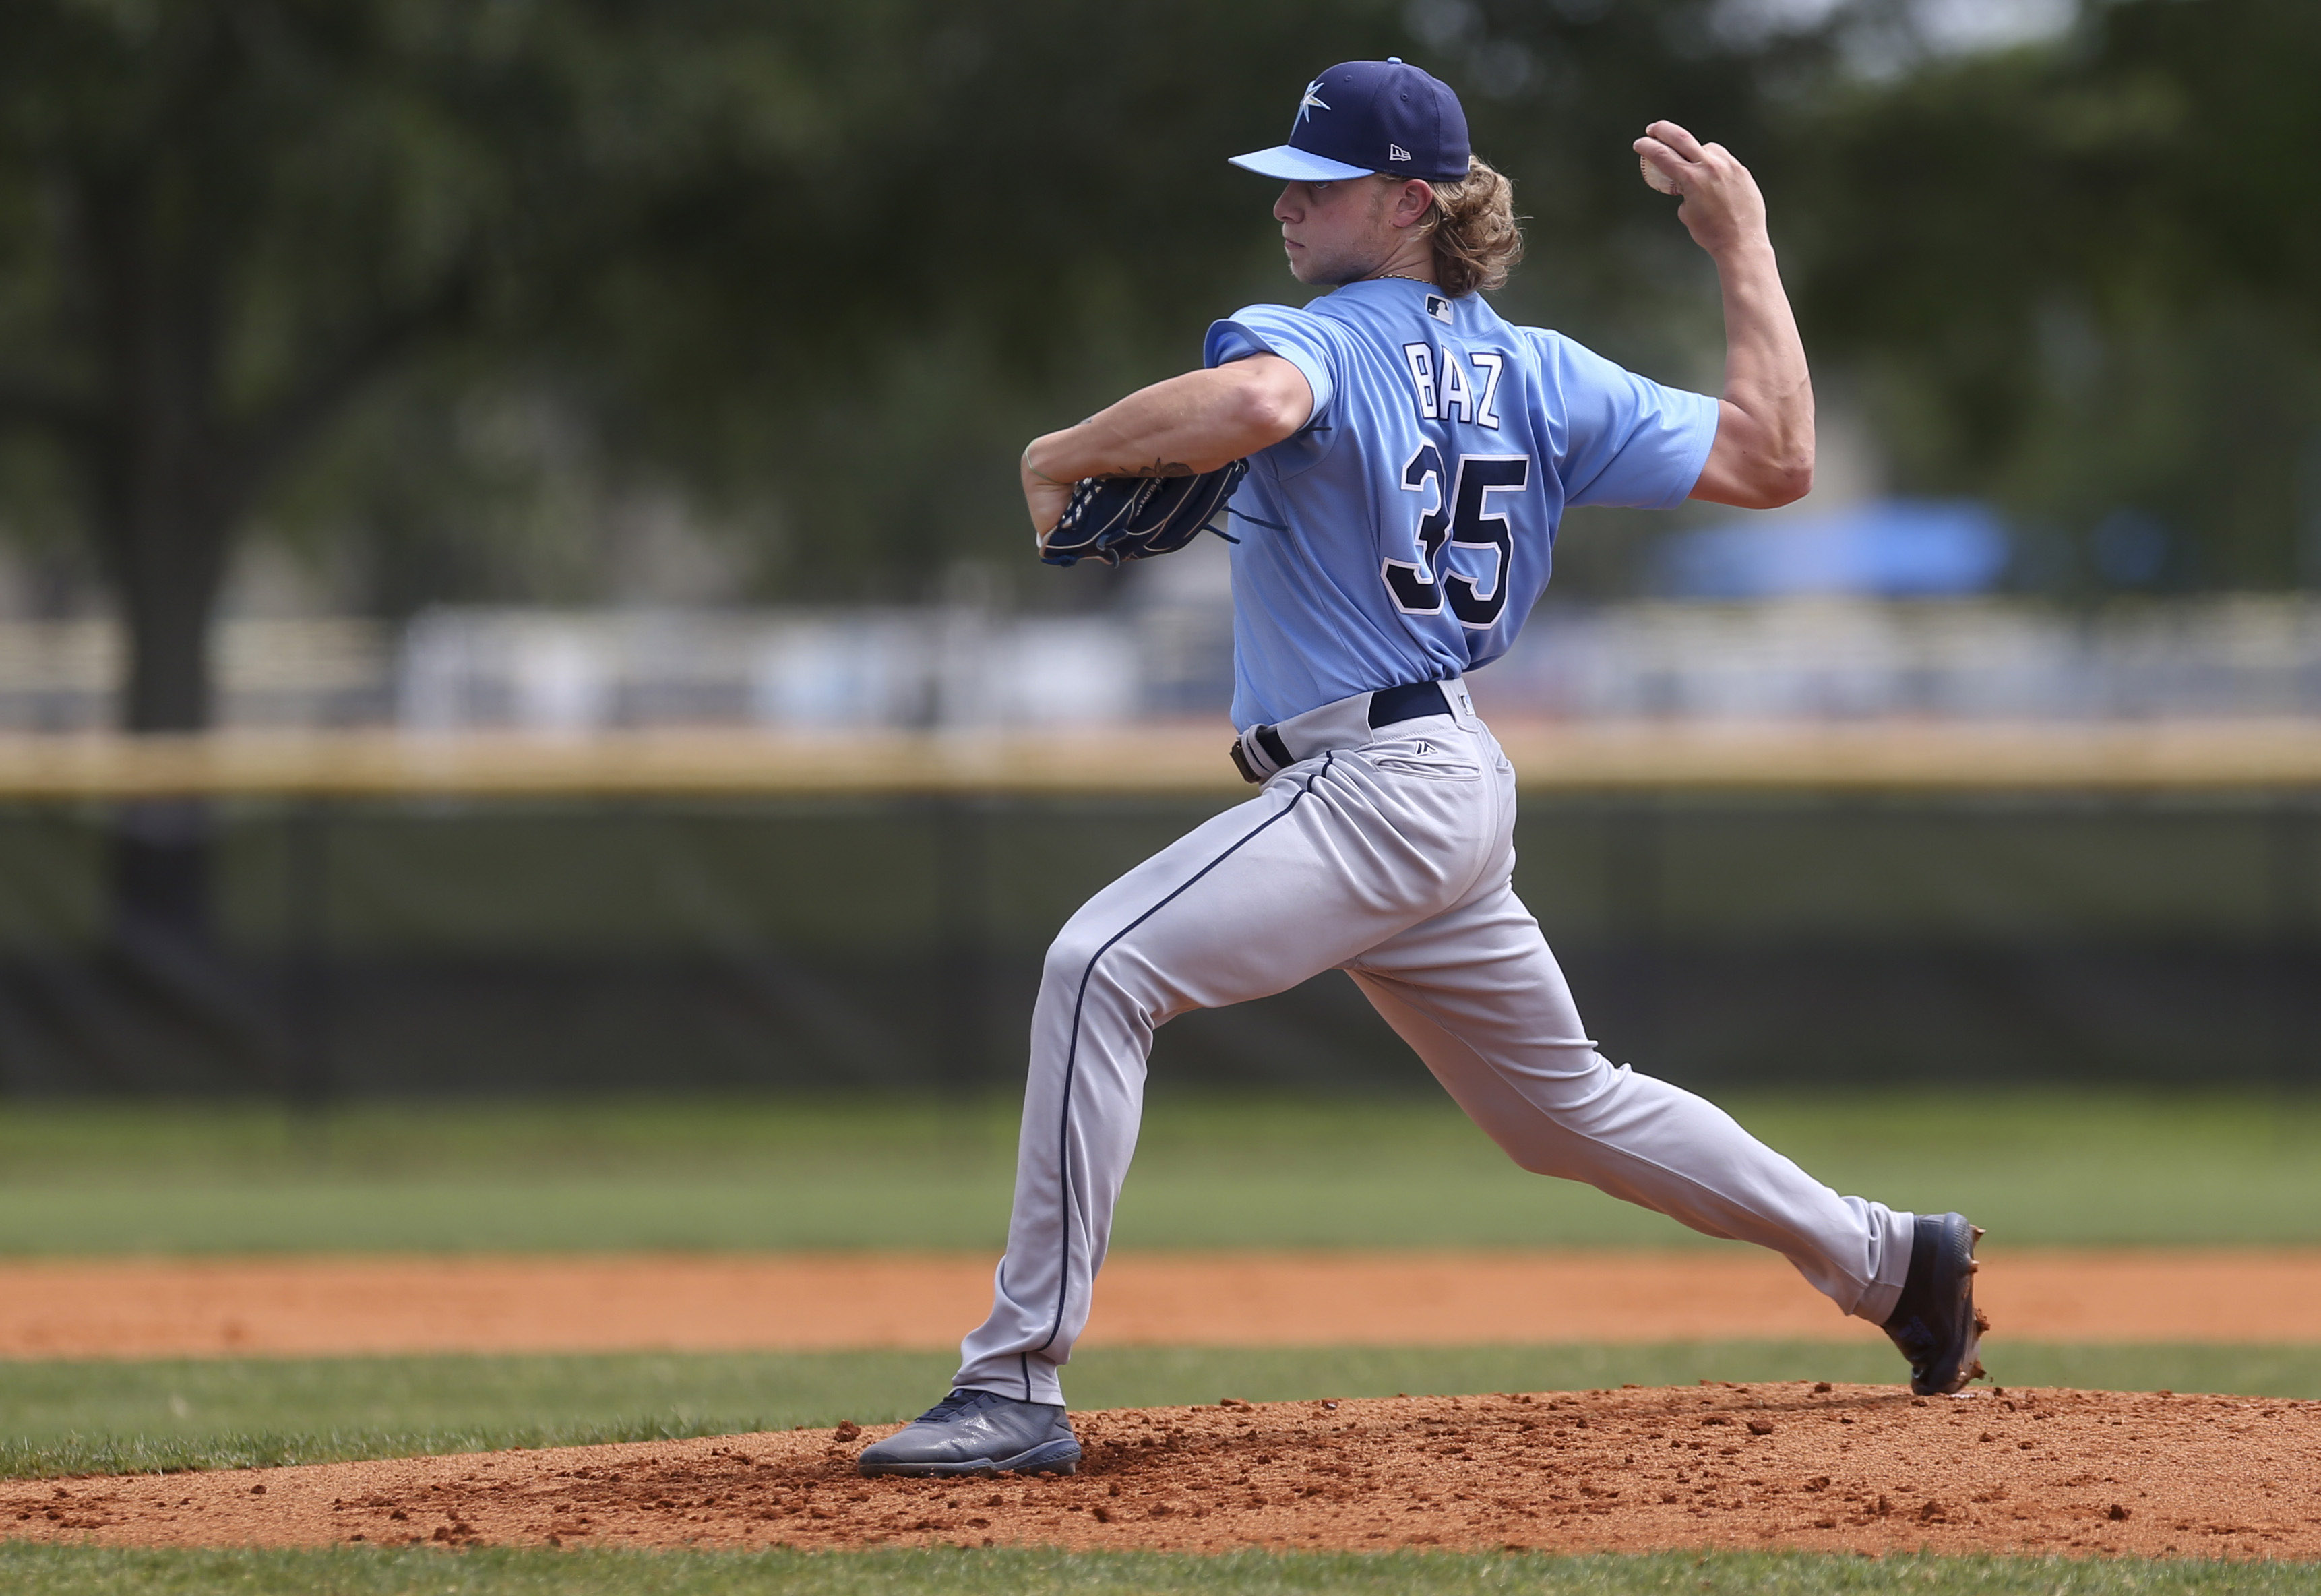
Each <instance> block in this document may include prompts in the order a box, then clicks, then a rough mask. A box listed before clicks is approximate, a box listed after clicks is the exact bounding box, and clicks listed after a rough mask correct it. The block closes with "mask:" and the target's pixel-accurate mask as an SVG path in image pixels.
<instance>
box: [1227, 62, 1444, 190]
mask: <svg viewBox="0 0 2321 1596" xmlns="http://www.w3.org/2000/svg"><path fill="white" fill-rule="evenodd" d="M1233 165H1235V166H1237V167H1241V168H1242V169H1245V170H1248V171H1252V172H1255V173H1257V174H1258V176H1260V177H1261V178H1280V179H1281V180H1282V181H1283V182H1285V183H1287V182H1305V183H1329V182H1334V181H1336V180H1337V179H1339V178H1367V177H1369V176H1370V174H1371V173H1373V172H1384V173H1386V174H1388V176H1390V177H1397V178H1425V179H1426V180H1427V181H1428V182H1430V183H1454V182H1456V181H1458V180H1459V179H1460V178H1463V177H1465V176H1466V175H1467V113H1466V112H1465V111H1464V110H1463V109H1461V106H1460V105H1459V96H1457V95H1454V94H1452V92H1451V86H1450V85H1449V84H1447V83H1444V82H1443V80H1442V79H1440V78H1434V77H1431V76H1429V75H1428V74H1426V73H1424V72H1422V71H1420V70H1419V69H1418V68H1415V67H1414V66H1411V65H1409V64H1408V63H1406V62H1405V61H1404V60H1403V59H1402V58H1401V57H1399V56H1389V57H1388V58H1387V59H1385V60H1382V61H1344V62H1341V63H1340V64H1339V65H1337V66H1334V67H1333V68H1330V69H1329V70H1328V71H1326V72H1324V73H1323V74H1322V76H1320V77H1319V78H1315V79H1314V81H1313V82H1311V83H1309V84H1307V85H1306V93H1305V94H1304V95H1303V96H1301V97H1300V98H1299V99H1298V102H1297V121H1296V122H1293V123H1290V125H1289V142H1288V143H1287V144H1276V145H1275V146H1274V147H1273V148H1272V149H1270V150H1252V151H1251V152H1250V153H1249V154H1247V155H1236V156H1234V157H1233Z"/></svg>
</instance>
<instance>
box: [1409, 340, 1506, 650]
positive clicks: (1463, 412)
mask: <svg viewBox="0 0 2321 1596" xmlns="http://www.w3.org/2000/svg"><path fill="white" fill-rule="evenodd" d="M1426 297H1427V309H1428V310H1429V312H1430V313H1431V312H1432V311H1433V310H1434V306H1435V304H1436V303H1437V302H1438V301H1437V299H1436V296H1434V295H1432V294H1430V295H1428V296H1426ZM1402 358H1403V361H1404V363H1405V364H1406V366H1407V367H1408V368H1409V370H1410V384H1411V397H1413V399H1414V400H1415V401H1416V404H1417V406H1418V415H1419V417H1420V418H1421V419H1422V420H1425V421H1433V422H1447V421H1463V422H1466V423H1469V424H1471V425H1474V426H1479V427H1483V428H1487V429H1488V430H1489V431H1491V432H1495V433H1496V432H1497V431H1498V430H1499V415H1498V412H1497V409H1495V408H1494V402H1495V401H1496V400H1497V397H1498V394H1499V381H1500V378H1503V377H1504V376H1505V375H1506V362H1507V357H1506V354H1505V353H1503V352H1501V351H1497V350H1479V349H1470V350H1469V351H1467V358H1466V360H1464V361H1461V360H1460V358H1459V351H1457V349H1455V348H1453V347H1452V345H1450V344H1447V343H1439V342H1437V343H1428V342H1410V343H1406V344H1404V345H1403V346H1402ZM1470 365H1471V366H1472V367H1474V369H1475V371H1474V376H1473V377H1472V378H1470V377H1469V375H1468V373H1467V369H1466V368H1467V367H1468V366H1470ZM1445 466H1446V462H1445V461H1444V460H1443V451H1442V450H1441V449H1440V448H1438V447H1437V446H1436V445H1435V444H1434V442H1431V441H1430V442H1423V443H1421V444H1419V446H1418V447H1417V449H1416V450H1415V451H1413V452H1412V454H1411V456H1410V459H1409V460H1408V461H1407V462H1406V463H1405V464H1404V466H1403V469H1402V488H1403V490H1404V491H1405V492H1406V493H1415V494H1424V495H1429V496H1431V497H1432V498H1433V501H1434V502H1433V504H1432V505H1431V506H1428V507H1427V508H1426V509H1424V511H1422V512H1421V513H1420V515H1419V516H1418V520H1417V527H1416V542H1417V544H1418V550H1417V552H1418V556H1419V557H1418V558H1417V559H1416V560H1415V561H1408V560H1396V559H1393V558H1391V557H1388V558H1387V559H1384V560H1381V561H1379V575H1380V576H1381V577H1382V578H1383V579H1385V582H1386V587H1387V591H1388V593H1389V594H1391V595H1392V596H1393V597H1394V606H1395V607H1396V608H1397V609H1398V610H1400V611H1401V612H1402V613H1403V614H1404V615H1406V616H1431V615H1434V614H1437V613H1438V612H1440V611H1441V610H1442V608H1443V604H1444V602H1445V600H1446V599H1447V600H1448V602H1449V604H1450V606H1451V614H1452V616H1454V617H1455V618H1456V619H1457V620H1458V622H1459V624H1460V625H1461V626H1465V627H1468V628H1470V629H1471V630H1475V631H1483V630H1487V629H1488V628H1489V627H1492V626H1495V625H1498V620H1499V616H1501V615H1502V614H1503V613H1504V612H1505V611H1506V606H1507V587H1508V583H1507V571H1508V562H1509V561H1512V560H1513V559H1514V558H1515V539H1514V537H1513V535H1512V534H1510V533H1509V532H1508V530H1507V518H1506V516H1505V515H1495V514H1493V513H1492V512H1491V508H1490V500H1491V495H1493V494H1494V493H1520V492H1522V491H1523V490H1524V489H1525V488H1528V487H1530V486H1531V456H1530V455H1528V454H1465V453H1462V454H1461V455H1460V456H1459V457H1458V463H1457V464H1456V465H1455V466H1452V467H1450V468H1449V469H1448V470H1446V469H1445ZM1450 545H1456V546H1458V547H1461V548H1467V549H1477V550H1488V552H1489V553H1490V556H1491V574H1490V576H1489V578H1488V579H1486V580H1479V579H1476V578H1472V577H1467V576H1461V575H1458V574H1455V573H1452V572H1446V571H1444V570H1443V569H1442V566H1443V550H1444V548H1445V547H1446V546H1450Z"/></svg>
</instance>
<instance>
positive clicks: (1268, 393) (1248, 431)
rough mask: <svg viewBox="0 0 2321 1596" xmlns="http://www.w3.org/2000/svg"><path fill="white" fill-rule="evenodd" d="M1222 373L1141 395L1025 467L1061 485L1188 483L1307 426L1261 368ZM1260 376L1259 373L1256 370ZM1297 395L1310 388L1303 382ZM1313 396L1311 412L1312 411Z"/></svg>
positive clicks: (1039, 449) (1050, 438) (1046, 443)
mask: <svg viewBox="0 0 2321 1596" xmlns="http://www.w3.org/2000/svg"><path fill="white" fill-rule="evenodd" d="M1258 360H1269V361H1270V363H1271V364H1272V365H1273V366H1278V367H1281V368H1285V369H1288V371H1289V372H1290V373H1291V375H1292V376H1293V377H1294V376H1295V372H1296V368H1294V367H1290V366H1289V364H1288V361H1286V360H1280V359H1279V357H1273V356H1261V357H1256V358H1255V359H1252V360H1246V361H1236V362H1235V363H1234V364H1233V365H1231V366H1224V367H1220V368H1218V369H1215V370H1207V371H1188V372H1187V373H1185V375H1183V376H1182V377H1172V378H1169V379H1168V380H1167V381H1166V382H1156V383H1154V384H1153V385H1152V386H1151V388H1139V389H1138V390H1137V391H1136V392H1134V393H1133V394H1131V395H1129V396H1128V397H1126V398H1124V399H1123V400H1121V401H1120V402H1119V403H1118V404H1116V405H1113V406H1108V407H1107V408H1106V409H1103V410H1100V411H1098V412H1097V414H1096V415H1091V416H1090V417H1088V420H1086V421H1084V422H1082V423H1080V424H1079V425H1078V426H1072V427H1066V428H1065V429H1064V430H1063V431H1061V432H1059V433H1048V434H1047V435H1046V436H1045V437H1042V438H1036V439H1034V440H1033V442H1032V446H1031V448H1030V449H1029V450H1027V451H1025V453H1024V460H1025V462H1026V463H1027V464H1028V465H1030V466H1031V467H1032V469H1033V470H1035V471H1037V472H1038V473H1039V474H1040V475H1042V476H1043V477H1048V478H1051V479H1054V480H1056V481H1059V482H1071V481H1076V480H1078V479H1080V478H1082V477H1184V476H1190V475H1193V474H1195V473H1197V472H1200V471H1213V470H1216V469H1217V468H1218V467H1219V466H1222V465H1224V464H1225V463H1226V462H1227V461H1235V460H1239V459H1241V458H1242V456H1243V455H1246V454H1252V453H1254V452H1255V451H1258V450H1260V449H1263V448H1265V447H1267V446H1268V445H1270V444H1273V443H1278V442H1280V441H1281V440H1282V439H1284V438H1286V437H1288V435H1289V434H1290V433H1292V432H1295V431H1296V430H1297V427H1298V426H1299V425H1301V424H1303V423H1304V421H1305V419H1306V417H1305V414H1304V411H1303V410H1302V409H1300V408H1299V406H1298V405H1297V392H1292V391H1290V390H1289V388H1288V385H1287V384H1285V383H1284V382H1283V381H1282V380H1281V379H1280V377H1279V373H1278V372H1273V371H1270V370H1269V369H1264V368H1259V367H1258V364H1257V363H1258ZM1252 368H1256V369H1252ZM1296 386H1297V391H1298V392H1302V391H1303V389H1304V388H1305V379H1304V378H1296ZM1311 406H1312V399H1311V397H1310V396H1307V397H1306V399H1305V408H1307V409H1310V408H1311Z"/></svg>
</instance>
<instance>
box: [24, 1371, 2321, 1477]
mask: <svg viewBox="0 0 2321 1596" xmlns="http://www.w3.org/2000/svg"><path fill="white" fill-rule="evenodd" d="M952 1363H953V1360H952V1359H951V1357H949V1356H948V1355H945V1354H929V1353H896V1352H848V1353H814V1354H772V1353H763V1354H718V1355H707V1354H685V1355H623V1356H587V1357H578V1356H566V1357H429V1358H315V1359H281V1360H274V1359H257V1358H251V1359H231V1360H225V1359H221V1360H196V1359H186V1360H170V1361H164V1362H152V1363H0V1415H5V1427H6V1435H5V1439H0V1477H16V1478H23V1477H35V1478H41V1477H48V1476H52V1475H62V1474H76V1473H121V1472H130V1471H143V1470H152V1469H182V1468H237V1467H246V1466H251V1465H257V1464H287V1463H322V1462H328V1461H332V1460H335V1459H342V1458H362V1457H394V1456H416V1455H426V1454H431V1453H445V1452H468V1451H485V1450H490V1449H494V1448H498V1447H505V1446H559V1445H571V1444H579V1443H586V1442H596V1441H639V1440H651V1439H655V1438H659V1437H663V1436H705V1435H733V1434H737V1433H746V1432H749V1431H754V1430H764V1429H787V1428H789V1427H792V1426H795V1425H807V1426H813V1427H824V1426H833V1425H835V1424H837V1423H838V1422H839V1421H840V1420H841V1419H845V1418H852V1419H856V1420H859V1421H861V1422H865V1423H879V1422H883V1421H886V1420H891V1419H898V1418H907V1417H909V1416H911V1415H912V1414H914V1413H916V1412H917V1411H918V1410H919V1409H922V1408H924V1407H925V1406H926V1405H927V1404H928V1403H930V1402H932V1401H933V1400H934V1399H935V1398H936V1397H938V1396H940V1395H941V1394H942V1391H943V1387H944V1384H945V1382H946V1380H947V1378H948V1376H949V1375H950V1373H951V1368H952ZM1991 1363H1992V1365H1993V1367H1994V1368H1995V1369H1997V1370H1998V1375H1997V1378H1998V1380H1999V1381H2000V1382H2002V1383H2005V1384H2010V1385H2072V1386H2080V1387H2088V1388H2096V1389H2110V1390H2123V1391H2150V1390H2157V1389H2167V1390H2171V1391H2232V1392H2237V1393H2242V1394H2246V1395H2265V1396H2284V1397H2304V1398H2313V1397H2321V1347H2316V1346H2306V1347H2202V1346H2131V1347H2055V1346H2039V1345H2023V1346H2016V1345H2007V1346H2004V1347H1998V1346H1996V1345H1994V1348H1993V1355H1992V1358H1991ZM1898 1373H1899V1364H1898V1362H1897V1360H1896V1358H1895V1356H1894V1354H1892V1353H1891V1352H1890V1351H1889V1350H1888V1349H1887V1348H1886V1347H1884V1346H1883V1345H1827V1344H1825V1343H1818V1342H1703V1343H1679V1344H1672V1345H1659V1346H1561V1347H1538V1346H1480V1347H1459V1348H1442V1347H1424V1348H1398V1347H1270V1348H1263V1349H1257V1350H1234V1349H1229V1348H1228V1349H1219V1348H1151V1347H1120V1348H1110V1349H1106V1348H1098V1349H1096V1350H1094V1351H1090V1352H1087V1353H1084V1354H1081V1355H1080V1356H1079V1357H1078V1358H1076V1359H1074V1360H1073V1363H1072V1366H1071V1368H1070V1370H1069V1372H1068V1373H1067V1375H1066V1388H1067V1390H1068V1391H1069V1394H1070V1397H1071V1400H1072V1403H1073V1405H1074V1406H1075V1407H1078V1408H1082V1409H1097V1408H1141V1407H1157V1406H1179V1405H1189V1404H1192V1403H1197V1402H1214V1401H1215V1400H1217V1399H1218V1398H1220V1397H1225V1396H1233V1397H1240V1398H1243V1399H1245V1400H1252V1401H1268V1400H1287V1399H1292V1398H1312V1397H1367V1396H1392V1395H1395V1394H1396V1393H1397V1392H1408V1393H1411V1394H1414V1395H1418V1394H1436V1393H1441V1394H1467V1393H1471V1392H1476V1391H1553V1390H1573V1391H1584V1390H1589V1389H1597V1388H1609V1387H1614V1386H1618V1385H1622V1384H1636V1385H1688V1384H1691V1383H1692V1382H1695V1381H1698V1380H1843V1381H1862V1382H1890V1381H1894V1380H1895V1379H1896V1378H1897V1376H1898Z"/></svg>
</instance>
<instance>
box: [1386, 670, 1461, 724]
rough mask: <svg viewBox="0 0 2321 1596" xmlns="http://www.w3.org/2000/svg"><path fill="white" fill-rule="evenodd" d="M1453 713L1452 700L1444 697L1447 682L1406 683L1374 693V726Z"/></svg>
mask: <svg viewBox="0 0 2321 1596" xmlns="http://www.w3.org/2000/svg"><path fill="white" fill-rule="evenodd" d="M1450 713H1451V700H1450V699H1448V698H1444V697H1443V684H1442V683H1441V682H1439V681H1412V682H1406V683H1404V684H1403V685H1402V686H1400V687H1398V688H1388V689H1386V690H1385V691H1383V692H1377V693H1372V694H1371V695H1370V725H1371V727H1372V729H1376V728H1377V727H1379V726H1390V725H1394V723H1395V722H1397V721H1398V720H1416V719H1417V718H1418V717H1419V716H1422V715H1448V714H1450Z"/></svg>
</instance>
